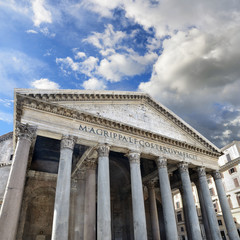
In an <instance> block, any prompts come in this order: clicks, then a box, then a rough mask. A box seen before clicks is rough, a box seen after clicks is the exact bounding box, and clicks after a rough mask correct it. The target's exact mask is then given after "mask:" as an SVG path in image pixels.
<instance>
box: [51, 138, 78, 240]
mask: <svg viewBox="0 0 240 240" xmlns="http://www.w3.org/2000/svg"><path fill="white" fill-rule="evenodd" d="M74 145H75V138H74V137H73V136H63V138H62V141H61V150H60V159H59V166H58V176H57V187H56V194H55V203H54V213H53V227H52V240H66V239H68V228H69V210H70V189H71V171H72V155H73V149H74Z"/></svg>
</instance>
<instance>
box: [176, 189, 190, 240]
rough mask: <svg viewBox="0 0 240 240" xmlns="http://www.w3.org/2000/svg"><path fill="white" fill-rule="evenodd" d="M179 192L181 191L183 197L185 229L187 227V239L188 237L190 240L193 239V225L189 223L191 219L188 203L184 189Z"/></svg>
mask: <svg viewBox="0 0 240 240" xmlns="http://www.w3.org/2000/svg"><path fill="white" fill-rule="evenodd" d="M179 191H180V193H181V197H182V204H183V214H184V222H185V227H186V231H187V237H188V239H192V237H191V230H190V224H191V223H190V222H189V217H188V207H187V203H186V197H185V196H184V192H183V189H182V187H181V188H179Z"/></svg>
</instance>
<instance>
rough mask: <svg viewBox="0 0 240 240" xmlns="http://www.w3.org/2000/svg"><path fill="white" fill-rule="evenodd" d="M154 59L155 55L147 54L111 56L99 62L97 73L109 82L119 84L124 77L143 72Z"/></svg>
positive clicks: (117, 54)
mask: <svg viewBox="0 0 240 240" xmlns="http://www.w3.org/2000/svg"><path fill="white" fill-rule="evenodd" d="M156 58H157V55H156V54H155V53H147V54H146V55H144V56H139V55H138V54H137V53H135V52H133V53H132V54H128V53H125V54H119V53H116V54H112V55H110V56H108V57H107V58H104V59H103V60H102V61H101V62H100V65H99V68H98V73H99V74H100V75H101V76H102V77H104V78H105V79H106V80H109V81H110V82H119V81H121V80H122V78H124V77H129V76H135V75H139V74H141V73H143V72H145V71H146V68H147V67H148V65H151V64H152V63H153V62H154V60H156Z"/></svg>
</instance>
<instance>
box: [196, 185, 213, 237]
mask: <svg viewBox="0 0 240 240" xmlns="http://www.w3.org/2000/svg"><path fill="white" fill-rule="evenodd" d="M195 185H196V187H197V190H198V198H199V202H200V208H201V213H202V220H203V225H204V229H205V234H206V237H207V240H214V239H212V236H211V231H210V228H209V222H208V216H207V212H206V208H205V204H204V199H203V193H202V191H201V188H200V186H199V181H197V182H195Z"/></svg>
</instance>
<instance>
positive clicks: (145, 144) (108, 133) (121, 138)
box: [79, 125, 197, 160]
mask: <svg viewBox="0 0 240 240" xmlns="http://www.w3.org/2000/svg"><path fill="white" fill-rule="evenodd" d="M79 130H80V131H83V132H87V133H91V134H95V135H98V136H103V137H105V138H111V139H116V140H118V141H122V142H125V143H130V144H134V145H139V146H141V147H146V148H153V149H156V150H158V151H160V152H162V153H168V154H173V155H178V156H181V157H187V158H191V159H194V160H197V156H196V155H194V154H190V153H186V152H183V151H179V150H175V149H173V148H169V147H164V146H161V145H159V144H156V143H152V142H148V141H145V140H139V139H137V138H132V137H129V136H125V135H123V134H120V133H115V132H111V131H107V130H103V129H101V128H93V127H88V126H82V125H80V126H79Z"/></svg>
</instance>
